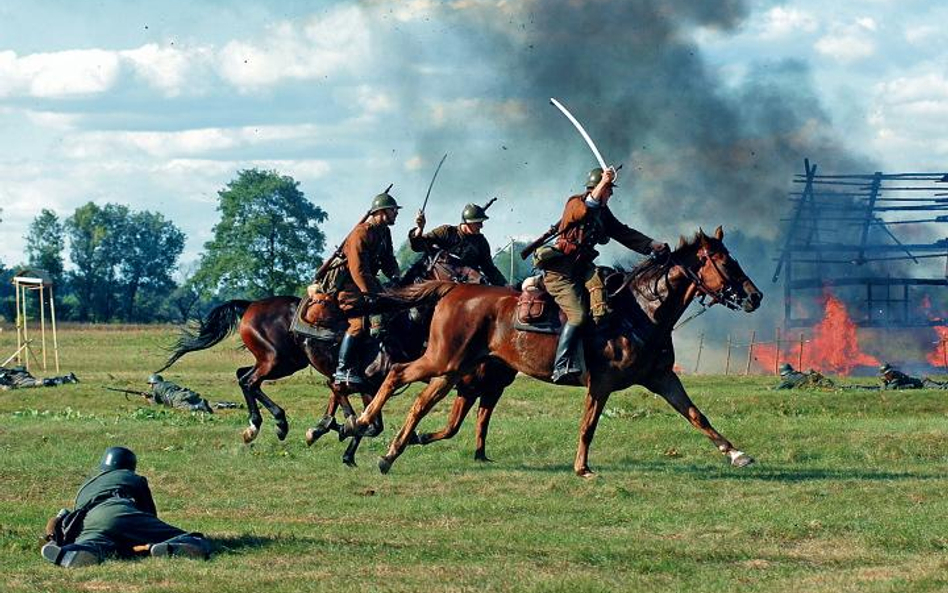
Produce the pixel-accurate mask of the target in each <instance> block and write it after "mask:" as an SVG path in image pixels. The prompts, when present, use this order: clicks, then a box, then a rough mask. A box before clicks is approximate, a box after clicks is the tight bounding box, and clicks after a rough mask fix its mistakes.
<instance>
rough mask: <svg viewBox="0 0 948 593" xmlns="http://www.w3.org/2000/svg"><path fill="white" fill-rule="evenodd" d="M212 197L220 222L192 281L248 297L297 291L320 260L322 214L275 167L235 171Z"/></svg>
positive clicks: (213, 289) (322, 242)
mask: <svg viewBox="0 0 948 593" xmlns="http://www.w3.org/2000/svg"><path fill="white" fill-rule="evenodd" d="M218 197H219V199H220V202H219V204H218V206H217V210H218V211H219V212H220V213H221V220H220V222H218V223H217V224H216V225H215V226H214V238H213V239H212V240H210V241H208V242H207V243H205V244H204V249H205V250H206V252H205V253H204V255H203V257H202V259H201V265H200V269H199V270H198V273H197V275H196V279H197V280H198V281H200V282H203V283H205V284H206V285H207V286H209V287H210V288H211V290H212V291H214V292H229V293H239V294H243V295H246V296H248V297H251V298H259V297H263V296H269V295H275V294H286V293H290V294H292V293H295V292H298V291H299V290H300V288H301V287H302V286H303V285H304V284H305V282H306V280H307V279H308V276H310V275H311V274H312V273H313V271H314V270H315V269H316V268H317V267H318V266H319V265H320V264H321V263H322V259H321V257H320V254H321V253H322V251H323V247H324V244H325V241H326V238H325V235H324V234H323V232H322V231H321V230H320V229H319V224H320V223H321V222H324V221H325V220H326V218H327V216H326V213H325V212H324V211H323V210H322V209H321V208H319V207H318V206H315V205H314V204H312V203H311V202H309V201H308V200H307V199H306V197H305V196H304V195H303V193H302V192H301V191H300V190H299V183H298V182H297V181H295V180H294V179H293V178H291V177H288V176H282V175H279V174H278V173H277V172H276V171H261V170H258V169H248V170H243V171H239V172H238V173H237V179H235V180H233V181H231V182H230V183H228V184H227V187H226V188H224V189H223V190H221V191H220V192H218Z"/></svg>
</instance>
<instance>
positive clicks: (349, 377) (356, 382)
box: [332, 370, 365, 387]
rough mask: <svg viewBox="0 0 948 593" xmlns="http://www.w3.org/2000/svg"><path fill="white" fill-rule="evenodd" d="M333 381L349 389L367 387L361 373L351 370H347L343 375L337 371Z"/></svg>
mask: <svg viewBox="0 0 948 593" xmlns="http://www.w3.org/2000/svg"><path fill="white" fill-rule="evenodd" d="M332 380H333V381H334V382H336V383H339V384H340V385H345V386H347V387H362V386H364V385H365V379H363V378H362V377H361V376H360V375H359V373H357V372H355V371H350V370H346V371H345V372H343V373H340V372H339V371H336V372H335V373H334V374H333V376H332Z"/></svg>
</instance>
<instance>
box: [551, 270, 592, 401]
mask: <svg viewBox="0 0 948 593" xmlns="http://www.w3.org/2000/svg"><path fill="white" fill-rule="evenodd" d="M543 284H544V285H545V286H546V290H547V292H549V293H550V295H551V296H552V297H553V300H554V301H556V304H557V305H559V307H560V309H562V310H563V313H565V314H566V325H564V326H563V329H562V330H561V332H560V340H559V343H558V344H557V346H556V360H555V362H554V363H553V376H552V379H553V382H554V383H566V382H569V381H571V380H572V379H573V378H575V377H576V376H577V375H579V374H580V373H582V372H583V367H582V363H581V357H582V348H581V347H580V346H581V342H582V340H581V337H580V333H579V329H580V327H581V326H582V325H583V324H584V323H585V322H586V318H587V312H586V307H585V306H584V305H583V296H584V295H583V292H584V288H583V285H582V284H581V283H580V281H578V280H576V279H575V278H574V277H572V276H571V275H569V274H563V273H560V272H558V271H554V270H547V271H546V272H545V273H544V276H543Z"/></svg>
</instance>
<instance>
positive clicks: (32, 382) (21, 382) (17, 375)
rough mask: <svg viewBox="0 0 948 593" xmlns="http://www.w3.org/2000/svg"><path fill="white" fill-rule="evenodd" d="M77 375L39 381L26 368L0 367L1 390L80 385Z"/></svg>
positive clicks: (72, 374) (71, 374) (70, 374)
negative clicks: (68, 384)
mask: <svg viewBox="0 0 948 593" xmlns="http://www.w3.org/2000/svg"><path fill="white" fill-rule="evenodd" d="M78 382H79V379H78V378H77V377H76V375H75V373H69V374H68V375H63V376H61V377H47V378H45V379H37V378H36V377H34V376H33V375H31V374H30V372H29V371H27V370H26V367H22V366H19V367H0V390H8V389H25V388H29V387H55V386H56V385H64V384H67V383H78Z"/></svg>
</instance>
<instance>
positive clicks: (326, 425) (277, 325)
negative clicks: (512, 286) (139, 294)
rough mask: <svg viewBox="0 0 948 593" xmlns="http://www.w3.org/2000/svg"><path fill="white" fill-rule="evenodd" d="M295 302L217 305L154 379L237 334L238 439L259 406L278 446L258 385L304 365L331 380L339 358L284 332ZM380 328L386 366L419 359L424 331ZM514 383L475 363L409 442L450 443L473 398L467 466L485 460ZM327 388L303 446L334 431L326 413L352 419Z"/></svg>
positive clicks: (397, 322)
mask: <svg viewBox="0 0 948 593" xmlns="http://www.w3.org/2000/svg"><path fill="white" fill-rule="evenodd" d="M299 303H300V299H299V298H297V297H290V296H276V297H270V298H266V299H261V300H258V301H253V302H251V301H246V300H232V301H228V302H226V303H223V304H221V305H218V306H217V307H215V308H214V309H212V310H211V311H210V312H209V313H208V314H207V316H205V318H204V319H202V320H200V325H199V329H198V331H197V332H196V333H191V332H188V331H187V330H184V332H183V333H182V336H181V337H180V338H179V340H178V342H177V344H176V346H175V348H174V349H173V351H172V354H171V356H170V357H169V359H168V361H167V362H166V363H165V365H164V366H163V367H162V368H161V369H159V372H160V371H163V370H165V369H167V368H168V367H170V366H171V365H172V364H174V363H175V362H176V361H177V360H178V359H179V358H181V357H182V356H184V355H185V354H187V353H189V352H195V351H198V350H204V349H207V348H210V347H212V346H214V345H215V344H217V343H219V342H221V341H222V340H223V339H224V338H226V337H227V336H228V335H230V334H231V333H232V332H233V331H234V330H235V329H238V328H239V333H240V337H241V340H242V341H243V343H244V345H245V346H246V347H247V350H249V351H250V353H251V354H253V356H254V358H255V359H256V362H255V364H254V365H253V366H248V367H241V368H239V369H237V383H238V384H239V385H240V389H241V391H242V392H243V395H244V399H245V400H246V402H247V411H248V414H249V417H250V426H248V427H247V428H246V429H244V431H243V433H242V437H243V440H244V442H245V443H250V442H252V441H253V440H254V439H256V438H257V435H258V434H259V432H260V427H261V425H262V423H263V418H262V416H261V414H260V408H259V406H258V402H259V403H260V404H263V406H264V407H266V408H267V410H268V411H269V412H270V414H272V415H273V419H274V420H275V421H276V429H277V432H276V435H277V438H279V439H280V440H281V441H282V440H284V439H285V438H286V435H287V433H288V432H289V424H288V422H287V419H286V412H285V411H284V410H283V408H281V407H280V406H279V405H277V404H276V403H275V402H274V401H273V400H272V399H270V398H269V397H268V396H267V395H266V394H265V393H264V392H263V390H262V389H261V385H262V384H263V382H264V381H275V380H277V379H281V378H283V377H288V376H290V375H292V374H294V373H296V372H297V371H300V370H302V369H304V368H306V367H307V366H312V367H313V368H315V369H316V370H317V371H319V373H320V374H322V375H324V376H325V377H327V379H328V378H331V377H332V375H333V372H334V371H335V369H336V363H337V359H336V357H337V355H338V351H339V345H338V342H337V341H335V340H316V339H312V338H309V339H308V338H306V337H305V336H300V335H298V334H297V333H295V332H293V331H291V330H290V327H291V323H292V320H293V315H295V314H296V311H297V308H298V307H299ZM342 321H344V320H342ZM388 328H389V331H388V334H389V335H391V336H394V337H397V342H396V341H395V340H394V339H393V340H392V341H393V342H394V343H393V344H392V347H391V348H386V352H387V353H388V356H390V357H391V359H392V360H394V361H396V362H404V361H407V360H412V359H414V358H416V357H418V356H420V355H421V353H422V351H423V350H424V342H425V338H426V337H427V329H426V324H425V325H424V326H422V325H419V324H417V323H414V322H412V321H411V320H410V319H409V316H408V315H407V314H401V315H397V316H394V317H393V319H392V320H390V322H389V325H388ZM387 368H388V366H387V365H376V371H375V372H374V373H368V372H367V374H366V375H367V376H366V388H365V393H362V400H363V403H364V404H365V405H368V402H369V399H370V398H371V396H372V394H374V393H375V391H376V390H377V389H378V387H379V385H380V384H381V381H382V379H383V378H384V376H385V371H386V370H387ZM515 376H516V372H515V371H513V370H511V369H510V368H509V367H508V366H507V365H505V364H503V363H501V362H499V361H497V360H495V359H487V360H484V361H483V364H480V365H478V366H477V367H476V368H473V369H472V370H471V372H469V373H467V374H466V375H465V376H464V377H462V378H461V379H460V380H459V382H458V385H457V391H458V397H457V400H456V401H455V403H454V406H453V408H452V410H451V414H450V416H449V418H448V422H447V425H446V426H445V427H444V429H442V430H440V431H438V432H435V433H431V434H424V435H419V436H418V437H416V439H415V441H414V442H416V443H418V444H428V443H433V442H435V441H438V440H442V439H448V438H451V437H452V436H454V435H455V434H456V433H457V431H458V428H459V427H460V426H461V423H462V422H463V420H464V417H465V416H466V415H467V413H468V411H470V409H471V407H472V406H473V404H474V402H475V401H477V399H478V398H480V408H479V410H478V414H477V429H476V449H475V452H474V459H475V460H477V461H490V460H489V459H488V457H487V452H486V439H487V431H488V428H489V425H490V418H491V414H492V413H493V410H494V407H495V406H496V405H497V401H498V400H499V399H500V396H501V394H502V393H503V391H504V389H505V388H506V387H507V386H508V385H510V384H511V383H512V382H513V380H514V377H515ZM328 384H329V388H330V390H331V391H332V394H331V396H330V398H329V403H328V405H327V409H326V414H325V416H324V417H323V419H322V420H320V422H319V424H317V426H314V427H312V428H310V429H309V430H307V431H306V442H307V444H309V445H312V444H313V442H315V441H316V440H317V439H318V438H319V437H321V436H322V435H324V434H326V433H327V432H329V430H338V428H339V427H338V425H337V424H336V422H335V419H334V414H335V412H336V410H337V408H338V407H339V406H341V407H342V408H343V413H344V414H345V415H346V416H347V417H354V416H355V410H353V408H352V405H351V404H350V403H349V397H348V396H349V392H348V391H346V389H345V388H342V387H340V386H338V385H337V384H335V383H334V382H332V381H331V380H330V381H329V382H328ZM374 426H375V428H374V429H373V430H372V431H371V432H368V433H367V435H366V436H376V435H377V434H379V433H380V432H381V430H382V426H381V422H380V421H379V422H377V423H374ZM358 446H359V439H358V438H357V439H353V440H352V442H351V443H350V444H349V446H348V447H347V449H346V451H345V453H344V454H343V457H342V460H343V462H344V463H345V464H346V465H350V466H354V465H355V452H356V450H357V449H358Z"/></svg>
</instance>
